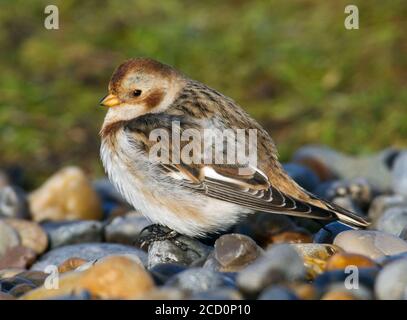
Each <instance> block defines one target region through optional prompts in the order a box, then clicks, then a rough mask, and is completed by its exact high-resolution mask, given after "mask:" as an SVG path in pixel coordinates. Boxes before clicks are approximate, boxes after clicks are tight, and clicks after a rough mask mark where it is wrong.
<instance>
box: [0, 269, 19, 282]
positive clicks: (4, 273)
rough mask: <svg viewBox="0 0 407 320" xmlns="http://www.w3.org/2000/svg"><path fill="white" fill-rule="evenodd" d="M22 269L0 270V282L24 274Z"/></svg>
mask: <svg viewBox="0 0 407 320" xmlns="http://www.w3.org/2000/svg"><path fill="white" fill-rule="evenodd" d="M24 271H25V269H24V268H7V269H0V280H1V279H6V278H12V277H14V276H15V275H17V274H19V273H21V272H24Z"/></svg>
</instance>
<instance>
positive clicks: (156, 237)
mask: <svg viewBox="0 0 407 320" xmlns="http://www.w3.org/2000/svg"><path fill="white" fill-rule="evenodd" d="M145 232H147V234H146V235H143V233H145ZM179 236H180V234H179V233H178V232H176V231H174V230H171V229H170V228H167V227H165V226H162V225H159V224H152V225H149V226H147V227H145V228H144V229H143V230H141V232H140V238H139V243H140V247H141V248H143V247H144V246H145V245H147V246H149V245H150V244H151V243H153V242H155V241H165V240H168V241H170V242H171V243H173V244H174V245H176V246H177V247H178V248H180V249H181V250H184V251H185V250H187V249H188V248H187V246H186V245H185V244H184V243H182V242H181V241H179V240H177V238H178V237H179Z"/></svg>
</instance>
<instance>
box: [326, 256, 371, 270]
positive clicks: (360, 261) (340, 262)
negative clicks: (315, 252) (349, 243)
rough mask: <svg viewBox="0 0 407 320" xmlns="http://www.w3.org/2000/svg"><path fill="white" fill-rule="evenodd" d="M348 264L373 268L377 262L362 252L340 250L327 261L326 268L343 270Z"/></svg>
mask: <svg viewBox="0 0 407 320" xmlns="http://www.w3.org/2000/svg"><path fill="white" fill-rule="evenodd" d="M348 266H356V267H358V268H373V267H376V266H377V264H376V263H375V262H374V261H373V260H372V259H370V258H368V257H366V256H363V255H361V254H354V253H347V252H340V253H337V254H335V255H333V256H331V257H330V258H329V259H328V261H327V263H326V267H325V269H326V270H328V271H329V270H342V269H345V268H346V267H348Z"/></svg>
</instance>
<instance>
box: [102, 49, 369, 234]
mask: <svg viewBox="0 0 407 320" xmlns="http://www.w3.org/2000/svg"><path fill="white" fill-rule="evenodd" d="M100 105H102V106H104V107H106V108H107V112H106V115H105V118H104V121H103V125H102V128H101V130H100V137H101V147H100V156H101V161H102V163H103V166H104V168H105V171H106V173H107V175H108V177H109V179H110V180H111V182H112V183H113V185H114V186H115V187H116V188H117V189H118V191H119V192H120V193H121V195H122V196H123V197H124V198H125V199H126V200H127V201H128V202H129V203H130V204H131V205H132V206H133V207H134V208H135V209H136V210H138V211H140V212H141V213H142V214H143V215H144V216H146V217H147V218H148V219H149V220H150V221H151V222H152V223H154V224H156V225H158V226H164V227H166V228H169V229H170V230H172V231H174V232H175V233H177V234H182V235H186V236H191V237H196V238H201V237H205V236H207V235H208V234H213V233H219V232H222V231H225V230H228V228H230V227H232V226H233V225H235V224H236V223H238V222H239V221H240V220H241V219H243V218H244V217H246V216H248V215H250V214H255V213H256V212H264V213H270V214H285V215H290V216H296V217H303V218H310V219H316V220H321V221H325V222H327V223H328V222H329V221H335V220H339V221H340V222H343V223H345V224H347V225H349V226H351V227H354V228H364V227H367V226H368V225H369V221H368V220H367V219H366V218H363V217H361V216H360V215H358V214H355V213H353V212H351V211H349V210H347V209H344V208H342V207H340V206H338V205H336V204H334V203H331V202H328V201H326V200H324V199H321V198H319V197H317V196H315V195H314V194H312V193H310V192H309V191H307V190H305V189H304V188H302V187H301V186H300V185H298V184H297V183H296V182H295V181H294V180H293V179H292V178H290V176H289V175H288V174H287V173H286V172H285V171H284V169H283V167H282V165H281V163H280V162H279V160H278V152H277V148H276V146H275V144H274V142H273V140H272V138H271V136H270V135H269V133H268V132H267V131H266V130H265V129H264V128H263V127H262V126H261V125H260V124H259V123H258V122H257V121H256V120H254V119H253V118H252V117H251V116H250V115H249V114H248V113H247V112H245V111H244V110H243V108H242V107H240V106H239V104H238V103H237V102H235V101H234V100H233V99H232V98H229V97H227V96H226V95H224V94H222V93H220V92H219V91H217V90H215V89H212V88H211V87H209V86H207V85H205V84H203V83H201V82H199V81H196V80H192V79H190V78H189V77H188V76H187V75H185V74H184V73H182V72H180V71H178V70H176V69H175V68H174V67H172V66H170V65H167V64H164V63H161V62H159V61H156V60H154V59H150V58H144V57H142V58H141V57H139V58H132V59H129V60H126V61H125V62H123V63H122V64H120V65H119V66H118V67H117V69H116V70H115V71H114V72H113V75H112V76H111V79H110V82H109V85H108V94H107V95H106V96H105V97H104V98H103V99H102V100H101V101H100ZM228 130H229V131H228ZM237 130H241V131H243V132H244V136H245V137H247V136H248V130H254V131H253V132H256V144H255V145H256V149H255V150H254V152H253V153H254V154H255V155H256V157H255V158H256V161H251V162H247V161H246V162H244V163H234V162H233V161H230V162H232V163H229V162H227V161H224V160H223V161H222V159H220V160H219V161H218V162H216V161H214V159H213V158H214V157H216V156H217V155H225V151H224V150H220V151H217V149H216V148H215V147H214V146H213V145H211V144H210V141H209V147H208V146H204V147H202V140H197V141H198V142H193V141H192V140H194V139H192V138H193V137H194V135H192V138H191V136H189V138H188V139H181V141H179V139H178V140H177V138H176V137H177V134H178V135H181V137H182V135H183V134H184V133H186V132H194V133H195V134H197V136H199V135H200V134H205V132H206V131H209V132H211V131H215V132H221V133H222V132H225V131H227V132H234V131H237ZM157 132H159V133H161V135H157ZM152 136H153V138H152ZM229 136H233V135H231V134H230V135H226V138H225V139H227V138H228V137H229ZM191 141H192V142H191ZM231 141H232V142H231V144H232V145H233V143H235V148H237V149H238V150H241V149H242V148H243V149H244V148H245V147H246V148H247V147H250V146H249V142H248V141H244V142H241V140H240V142H239V141H238V139H237V138H236V137H234V139H231ZM189 144H192V146H191V145H189ZM157 145H160V148H158V149H159V150H160V151H159V152H156V156H152V155H153V154H155V153H154V152H152V151H153V150H154V149H157ZM174 145H177V146H178V147H179V148H185V147H187V146H188V145H189V152H184V155H185V154H189V155H191V152H192V153H193V152H195V153H196V154H195V155H194V157H195V158H193V160H195V161H188V157H183V158H182V159H179V155H178V156H176V155H175V153H174V152H173V151H174V150H175V149H176V148H173V147H174ZM195 147H196V148H195ZM199 147H201V148H199ZM202 149H205V150H206V151H207V150H209V151H211V152H213V153H212V155H211V156H209V157H208V159H206V158H205V159H203V158H204V156H203V154H204V153H205V152H206V151H204V150H202ZM191 150H192V151H191ZM164 154H165V155H166V157H164V156H163V155H164ZM160 155H161V156H162V157H161V158H160ZM205 157H206V155H205ZM231 159H232V157H231ZM164 160H165V161H164ZM206 160H207V161H206ZM215 160H216V159H215ZM246 160H247V159H246ZM235 162H236V161H235ZM253 163H254V164H253Z"/></svg>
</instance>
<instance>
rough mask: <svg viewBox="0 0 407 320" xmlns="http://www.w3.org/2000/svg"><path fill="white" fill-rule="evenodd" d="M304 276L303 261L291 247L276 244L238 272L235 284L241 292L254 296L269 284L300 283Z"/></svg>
mask: <svg viewBox="0 0 407 320" xmlns="http://www.w3.org/2000/svg"><path fill="white" fill-rule="evenodd" d="M305 274H306V270H305V267H304V262H303V259H302V258H301V257H300V255H299V254H298V252H297V251H296V250H295V249H294V248H293V247H292V245H288V244H278V245H275V246H273V247H271V248H270V249H268V250H267V251H265V253H264V254H263V255H262V256H261V257H259V258H258V259H257V260H256V261H255V262H253V263H252V264H250V265H249V266H247V267H246V268H245V269H243V270H242V271H240V272H239V273H238V276H237V284H238V287H239V288H240V289H241V290H242V291H244V292H247V293H249V294H255V293H258V292H260V291H262V290H263V289H264V288H266V287H267V286H269V285H271V284H276V283H282V282H295V281H301V280H303V279H304V278H305Z"/></svg>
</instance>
